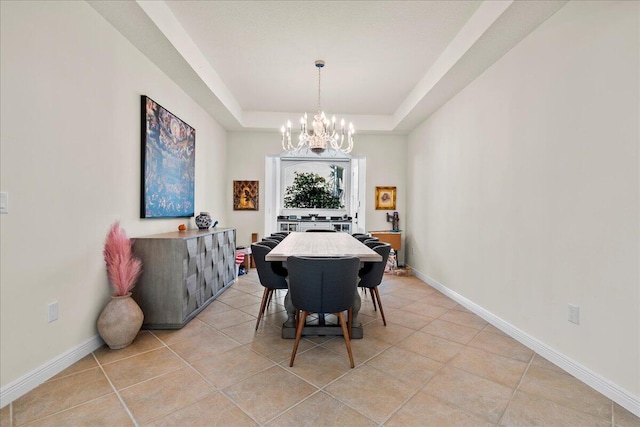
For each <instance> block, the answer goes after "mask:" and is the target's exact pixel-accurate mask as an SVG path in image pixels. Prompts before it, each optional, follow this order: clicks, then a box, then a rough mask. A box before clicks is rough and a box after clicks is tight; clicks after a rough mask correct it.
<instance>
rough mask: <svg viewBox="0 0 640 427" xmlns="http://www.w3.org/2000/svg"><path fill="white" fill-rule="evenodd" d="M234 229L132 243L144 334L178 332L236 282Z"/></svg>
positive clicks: (135, 290)
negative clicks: (138, 271)
mask: <svg viewBox="0 0 640 427" xmlns="http://www.w3.org/2000/svg"><path fill="white" fill-rule="evenodd" d="M235 242H236V233H235V229H232V228H224V229H213V230H189V231H181V232H172V233H165V234H156V235H153V236H145V237H139V238H135V239H134V244H133V250H134V253H135V255H136V256H137V257H139V258H140V259H141V260H142V274H141V276H140V280H138V283H137V284H136V286H135V288H133V298H134V299H135V301H136V302H137V303H138V305H140V308H141V309H142V312H143V313H144V323H143V325H142V327H143V328H146V329H179V328H181V327H183V326H184V325H186V324H187V323H188V322H189V321H190V320H191V319H192V318H193V317H195V316H196V315H197V314H198V313H199V312H200V311H202V310H203V309H204V308H205V307H206V306H207V305H208V304H209V303H211V301H213V300H214V299H215V298H216V297H217V296H218V295H220V294H221V293H222V292H223V291H224V290H226V289H227V288H228V287H229V285H231V283H232V282H233V281H234V279H235V248H236V243H235Z"/></svg>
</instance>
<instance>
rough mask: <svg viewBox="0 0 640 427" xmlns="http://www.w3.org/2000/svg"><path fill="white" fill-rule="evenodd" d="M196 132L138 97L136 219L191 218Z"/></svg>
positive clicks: (145, 99)
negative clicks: (138, 199) (139, 154)
mask: <svg viewBox="0 0 640 427" xmlns="http://www.w3.org/2000/svg"><path fill="white" fill-rule="evenodd" d="M195 159H196V130H195V129H194V128H192V127H191V126H189V125H188V124H186V123H185V122H183V121H182V120H180V119H179V118H178V117H176V116H175V115H173V114H172V113H170V112H169V111H168V110H167V109H165V108H163V107H162V106H161V105H160V104H158V103H157V102H155V101H154V100H152V99H151V98H149V97H148V96H144V95H142V184H141V203H140V218H177V217H192V216H193V215H194V192H195V191H194V190H195V185H194V179H195V165H196V163H195Z"/></svg>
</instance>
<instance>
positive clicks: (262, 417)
mask: <svg viewBox="0 0 640 427" xmlns="http://www.w3.org/2000/svg"><path fill="white" fill-rule="evenodd" d="M317 390H318V389H317V388H316V387H313V386H312V385H310V384H309V383H307V382H305V381H303V380H301V379H300V378H298V377H296V376H295V375H293V374H292V373H290V372H288V371H286V370H285V369H282V368H281V367H279V366H274V367H272V368H269V369H267V370H266V371H262V372H260V373H258V374H256V375H253V376H251V377H249V378H247V379H246V380H244V381H241V382H239V383H237V384H234V385H233V386H231V387H227V388H226V389H224V390H223V392H224V394H225V395H227V396H228V397H229V398H230V399H231V400H232V401H233V402H234V403H236V404H237V405H238V406H239V407H241V408H242V409H243V410H244V411H245V412H247V413H248V414H250V415H251V417H252V418H254V419H255V420H257V421H258V423H260V424H264V423H266V422H267V421H269V420H270V419H271V418H273V417H275V416H276V415H278V414H280V413H281V412H283V411H284V410H286V409H288V408H290V407H291V406H293V405H295V404H296V403H298V402H300V401H302V400H304V399H306V398H307V397H308V396H310V395H311V394H312V393H314V392H315V391H317Z"/></svg>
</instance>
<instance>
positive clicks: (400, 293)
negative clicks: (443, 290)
mask: <svg viewBox="0 0 640 427" xmlns="http://www.w3.org/2000/svg"><path fill="white" fill-rule="evenodd" d="M433 292H434V290H433V289H431V288H424V289H422V288H416V287H404V288H402V289H398V290H395V291H393V292H391V293H390V295H393V296H395V297H399V298H404V299H408V300H411V301H419V300H420V299H422V298H426V297H428V296H429V295H432V294H433Z"/></svg>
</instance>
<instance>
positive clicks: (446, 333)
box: [420, 319, 480, 344]
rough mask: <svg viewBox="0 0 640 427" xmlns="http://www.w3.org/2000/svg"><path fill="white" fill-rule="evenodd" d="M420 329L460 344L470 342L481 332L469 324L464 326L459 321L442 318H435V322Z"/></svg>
mask: <svg viewBox="0 0 640 427" xmlns="http://www.w3.org/2000/svg"><path fill="white" fill-rule="evenodd" d="M420 331H421V332H425V333H428V334H431V335H435V336H437V337H440V338H444V339H447V340H449V341H454V342H457V343H460V344H467V343H469V342H470V341H471V340H472V339H473V338H474V337H475V336H476V335H478V333H479V332H480V331H478V330H477V329H474V328H470V327H468V326H462V325H458V324H457V323H451V322H446V321H444V320H440V319H435V320H434V321H433V322H431V323H429V324H428V325H427V326H425V327H424V328H422V329H420Z"/></svg>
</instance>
